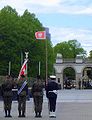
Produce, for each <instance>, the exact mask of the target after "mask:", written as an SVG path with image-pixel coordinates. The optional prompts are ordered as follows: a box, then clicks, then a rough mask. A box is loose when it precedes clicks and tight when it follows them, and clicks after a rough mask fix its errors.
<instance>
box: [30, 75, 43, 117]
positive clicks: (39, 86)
mask: <svg viewBox="0 0 92 120" xmlns="http://www.w3.org/2000/svg"><path fill="white" fill-rule="evenodd" d="M31 93H32V97H33V100H34V110H35V117H42V116H41V112H42V104H43V83H42V82H41V79H40V76H37V80H36V81H35V82H34V84H33V86H32V89H31Z"/></svg>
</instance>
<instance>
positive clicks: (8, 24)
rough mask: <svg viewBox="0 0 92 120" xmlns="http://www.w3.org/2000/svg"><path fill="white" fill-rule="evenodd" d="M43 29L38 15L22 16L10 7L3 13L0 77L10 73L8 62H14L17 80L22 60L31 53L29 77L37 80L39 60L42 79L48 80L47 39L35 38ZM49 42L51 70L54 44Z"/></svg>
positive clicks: (0, 23)
mask: <svg viewBox="0 0 92 120" xmlns="http://www.w3.org/2000/svg"><path fill="white" fill-rule="evenodd" d="M42 30H44V27H43V25H42V24H41V23H40V21H39V20H38V19H37V18H36V16H35V14H33V13H30V12H28V10H25V11H24V13H23V15H21V16H20V15H18V13H17V12H16V10H15V9H13V8H11V7H10V6H6V7H4V8H3V9H2V10H1V11H0V75H6V74H8V63H9V61H11V75H13V76H14V77H17V76H18V74H19V71H20V68H21V58H22V62H23V60H24V59H25V51H28V52H29V61H28V76H31V77H36V75H37V74H38V63H39V61H40V62H41V76H42V77H43V78H45V73H46V72H45V68H46V64H45V63H46V59H45V56H46V49H45V46H46V40H42V41H41V40H36V39H35V32H36V31H42ZM47 41H48V42H47V48H48V51H49V52H48V67H49V68H52V64H53V62H52V61H53V60H52V59H51V58H52V57H53V56H52V54H51V51H52V44H51V41H50V40H48V39H47ZM21 55H22V56H21ZM51 71H52V69H49V71H48V74H49V73H51Z"/></svg>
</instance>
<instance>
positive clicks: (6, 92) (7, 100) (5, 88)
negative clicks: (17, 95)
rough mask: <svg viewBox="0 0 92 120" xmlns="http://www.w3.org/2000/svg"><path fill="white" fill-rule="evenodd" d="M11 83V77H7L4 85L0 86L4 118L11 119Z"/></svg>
mask: <svg viewBox="0 0 92 120" xmlns="http://www.w3.org/2000/svg"><path fill="white" fill-rule="evenodd" d="M13 87H14V85H13V81H12V78H11V76H7V77H6V79H5V81H4V83H3V84H2V86H1V92H2V97H3V101H4V111H5V117H12V116H11V105H12V97H13V93H12V89H13Z"/></svg>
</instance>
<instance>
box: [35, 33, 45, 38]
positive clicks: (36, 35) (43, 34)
mask: <svg viewBox="0 0 92 120" xmlns="http://www.w3.org/2000/svg"><path fill="white" fill-rule="evenodd" d="M35 37H36V39H46V31H38V32H35Z"/></svg>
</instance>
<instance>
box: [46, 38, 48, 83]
mask: <svg viewBox="0 0 92 120" xmlns="http://www.w3.org/2000/svg"><path fill="white" fill-rule="evenodd" d="M47 57H48V51H47V40H46V84H47V83H48V58H47Z"/></svg>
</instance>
